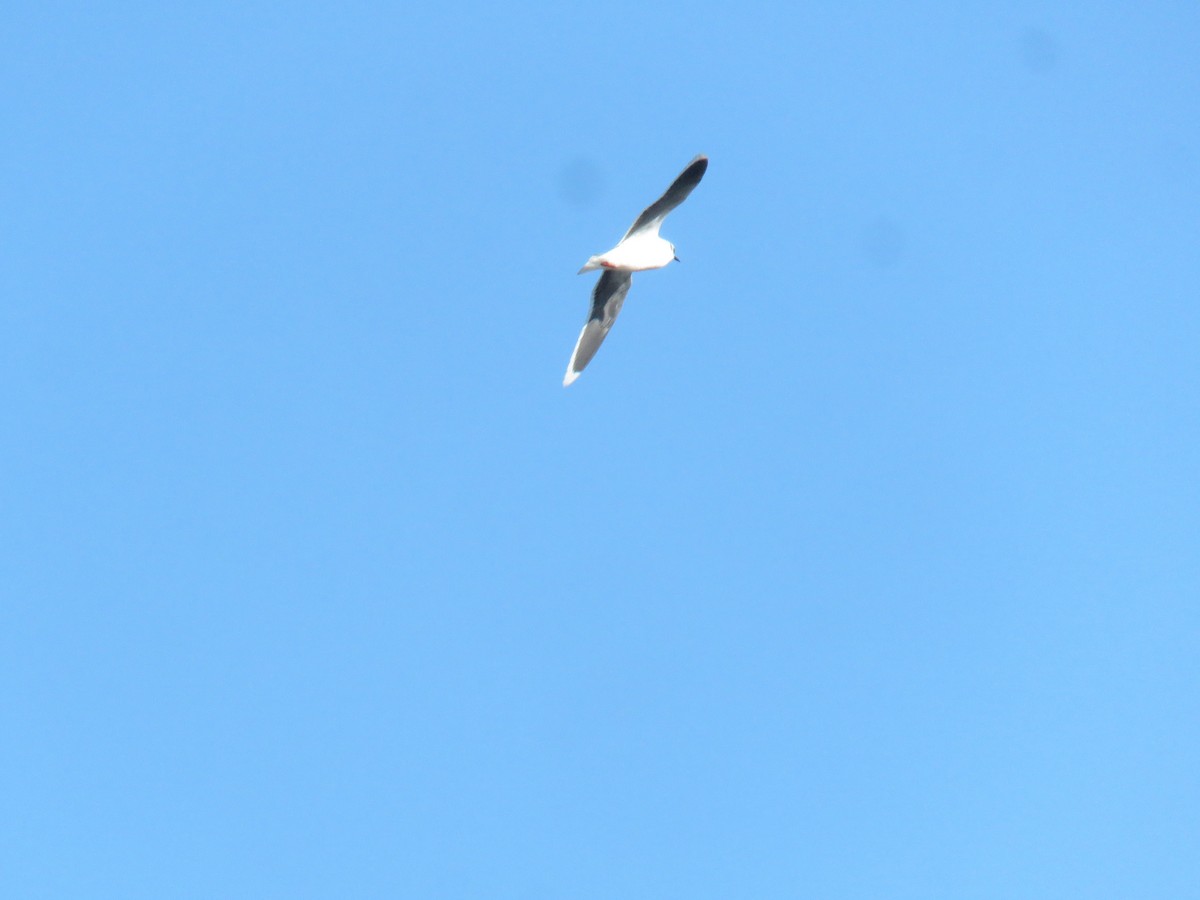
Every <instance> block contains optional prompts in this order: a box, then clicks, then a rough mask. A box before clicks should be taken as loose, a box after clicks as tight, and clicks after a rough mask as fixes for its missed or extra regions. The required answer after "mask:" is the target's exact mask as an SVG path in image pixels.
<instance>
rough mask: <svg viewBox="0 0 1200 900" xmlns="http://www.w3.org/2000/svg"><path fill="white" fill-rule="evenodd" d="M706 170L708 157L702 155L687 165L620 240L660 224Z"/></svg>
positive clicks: (685, 196)
mask: <svg viewBox="0 0 1200 900" xmlns="http://www.w3.org/2000/svg"><path fill="white" fill-rule="evenodd" d="M707 169H708V157H707V156H705V155H704V154H703V153H702V154H700V155H699V156H697V157H696V158H695V159H693V160H692V161H691V162H690V163H688V164H687V168H685V169H684V170H683V171H682V172H680V173H679V177H678V178H676V179H675V180H674V181H673V182H671V186H670V187H669V188H667V192H666V193H665V194H663V195H662V196H661V197H659V198H658V199H657V200H655V201H654V202H653V203H651V204H650V205H649V206H647V207H646V208H645V209H644V210H642V214H641V215H640V216H638V217H637V221H636V222H634V223H633V224H632V225H631V226H629V230H628V231H627V232H625V237H623V238H621V240H625V238H627V237H629V236H630V235H631V234H633V233H634V232H635V231H641V230H642V229H643V228H651V227H654V226H655V224H656V223H659V222H662V220H663V219H665V218H666V217H667V213H669V212H670V211H671V210H673V209H674V208H675V207H677V206H678V205H679V204H680V203H682V202H683V201H684V200H686V199H687V196H688V194H690V193H691V192H692V191H693V190H694V189H695V187H696V185H698V184H699V183H700V179H701V178H703V177H704V173H705V171H706V170H707Z"/></svg>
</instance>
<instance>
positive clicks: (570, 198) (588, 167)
mask: <svg viewBox="0 0 1200 900" xmlns="http://www.w3.org/2000/svg"><path fill="white" fill-rule="evenodd" d="M603 188H604V178H603V176H602V175H601V174H600V169H599V167H598V166H597V165H596V164H595V163H594V162H592V161H591V160H590V159H586V158H584V157H578V158H576V159H573V160H571V161H570V162H568V163H567V164H566V165H564V166H563V167H562V169H560V170H559V173H558V193H559V196H561V197H562V198H563V200H565V201H566V202H567V203H570V204H571V205H572V206H591V205H592V204H593V203H595V202H596V198H598V197H599V196H600V192H601V190H603Z"/></svg>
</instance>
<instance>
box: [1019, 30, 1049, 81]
mask: <svg viewBox="0 0 1200 900" xmlns="http://www.w3.org/2000/svg"><path fill="white" fill-rule="evenodd" d="M1020 48H1021V61H1022V62H1023V63H1025V68H1027V69H1028V70H1029V71H1030V72H1035V73H1037V74H1038V75H1045V74H1046V73H1047V72H1050V71H1053V70H1054V69H1055V68H1057V66H1058V41H1056V40H1054V38H1053V37H1051V36H1050V35H1049V34H1048V33H1046V32H1045V31H1042V30H1041V29H1040V28H1026V29H1025V30H1024V31H1023V32H1021V41H1020Z"/></svg>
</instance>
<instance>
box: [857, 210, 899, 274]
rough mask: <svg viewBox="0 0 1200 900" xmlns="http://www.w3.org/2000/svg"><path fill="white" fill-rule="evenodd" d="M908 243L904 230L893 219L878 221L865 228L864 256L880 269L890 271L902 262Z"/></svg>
mask: <svg viewBox="0 0 1200 900" xmlns="http://www.w3.org/2000/svg"><path fill="white" fill-rule="evenodd" d="M907 243H908V242H907V240H906V239H905V237H904V229H903V228H901V227H900V226H899V225H897V224H896V223H895V222H893V221H892V220H891V219H876V220H875V221H874V222H870V223H868V224H867V226H866V227H865V228H863V232H862V252H863V256H865V257H866V259H867V262H869V263H871V264H872V265H875V266H877V267H878V268H880V269H890V268H891V267H892V266H894V265H896V263H898V262H900V259H901V258H902V257H903V256H904V250H905V247H906V246H907Z"/></svg>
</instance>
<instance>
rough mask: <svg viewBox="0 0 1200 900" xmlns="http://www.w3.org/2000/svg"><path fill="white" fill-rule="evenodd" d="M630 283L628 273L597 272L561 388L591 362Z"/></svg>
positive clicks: (630, 279) (627, 291)
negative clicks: (598, 273)
mask: <svg viewBox="0 0 1200 900" xmlns="http://www.w3.org/2000/svg"><path fill="white" fill-rule="evenodd" d="M632 283H633V276H632V275H630V273H628V272H620V271H617V270H616V269H605V270H604V271H603V272H602V273H601V275H600V280H599V281H597V282H596V288H595V290H593V291H592V312H591V315H590V316H588V320H587V323H586V324H585V325H584V326H583V331H581V332H579V340H578V341H576V342H575V352H574V353H572V354H571V361H570V362H569V363H568V364H567V374H566V377H565V378H563V386H564V387H565V386H566V385H568V384H570V383H571V382H572V381H574V380H575V379H576V378H578V377H579V373H580V372H582V371H583V370H584V368H585V367H586V366H587V364H588V363H590V362H591V361H592V357H593V356H595V355H596V351H597V350H599V349H600V345H601V344H602V343H604V339H605V338H606V337H607V336H608V332H609V330H610V329H611V328H612V327H613V322H615V321H616V320H617V313H619V312H620V311H621V304H623V303H624V302H625V295H626V294H628V293H629V285H630V284H632Z"/></svg>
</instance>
